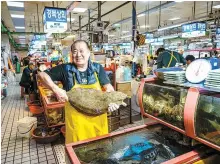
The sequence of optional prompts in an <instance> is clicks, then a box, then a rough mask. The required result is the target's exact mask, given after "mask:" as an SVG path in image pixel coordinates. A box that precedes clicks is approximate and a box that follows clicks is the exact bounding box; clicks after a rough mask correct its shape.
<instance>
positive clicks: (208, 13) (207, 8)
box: [207, 2, 209, 15]
mask: <svg viewBox="0 0 220 164" xmlns="http://www.w3.org/2000/svg"><path fill="white" fill-rule="evenodd" d="M207 15H209V2H207Z"/></svg>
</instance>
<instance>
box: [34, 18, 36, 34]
mask: <svg viewBox="0 0 220 164" xmlns="http://www.w3.org/2000/svg"><path fill="white" fill-rule="evenodd" d="M34 31H35V32H36V24H35V16H34Z"/></svg>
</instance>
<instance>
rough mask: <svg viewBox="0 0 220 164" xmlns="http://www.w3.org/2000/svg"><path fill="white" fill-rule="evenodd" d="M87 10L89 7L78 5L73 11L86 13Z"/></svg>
mask: <svg viewBox="0 0 220 164" xmlns="http://www.w3.org/2000/svg"><path fill="white" fill-rule="evenodd" d="M86 10H87V8H79V7H76V8H74V9H73V10H72V11H73V12H78V13H84V12H85V11H86Z"/></svg>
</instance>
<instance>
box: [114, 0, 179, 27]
mask: <svg viewBox="0 0 220 164" xmlns="http://www.w3.org/2000/svg"><path fill="white" fill-rule="evenodd" d="M174 4H176V2H173V1H168V2H165V3H163V4H162V5H161V8H162V9H165V8H168V7H170V6H173V5H174ZM159 8H160V6H155V7H153V8H151V9H149V11H148V10H146V11H143V12H140V13H138V14H137V15H141V14H146V13H148V12H149V13H152V12H155V11H157V10H158V9H159ZM130 19H132V17H128V18H125V19H123V20H120V21H118V22H115V23H114V24H113V25H115V24H120V23H125V22H128V21H129V20H130Z"/></svg>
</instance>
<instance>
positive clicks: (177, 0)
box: [175, 0, 184, 3]
mask: <svg viewBox="0 0 220 164" xmlns="http://www.w3.org/2000/svg"><path fill="white" fill-rule="evenodd" d="M175 2H177V3H181V2H184V1H180V0H176V1H175Z"/></svg>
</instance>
